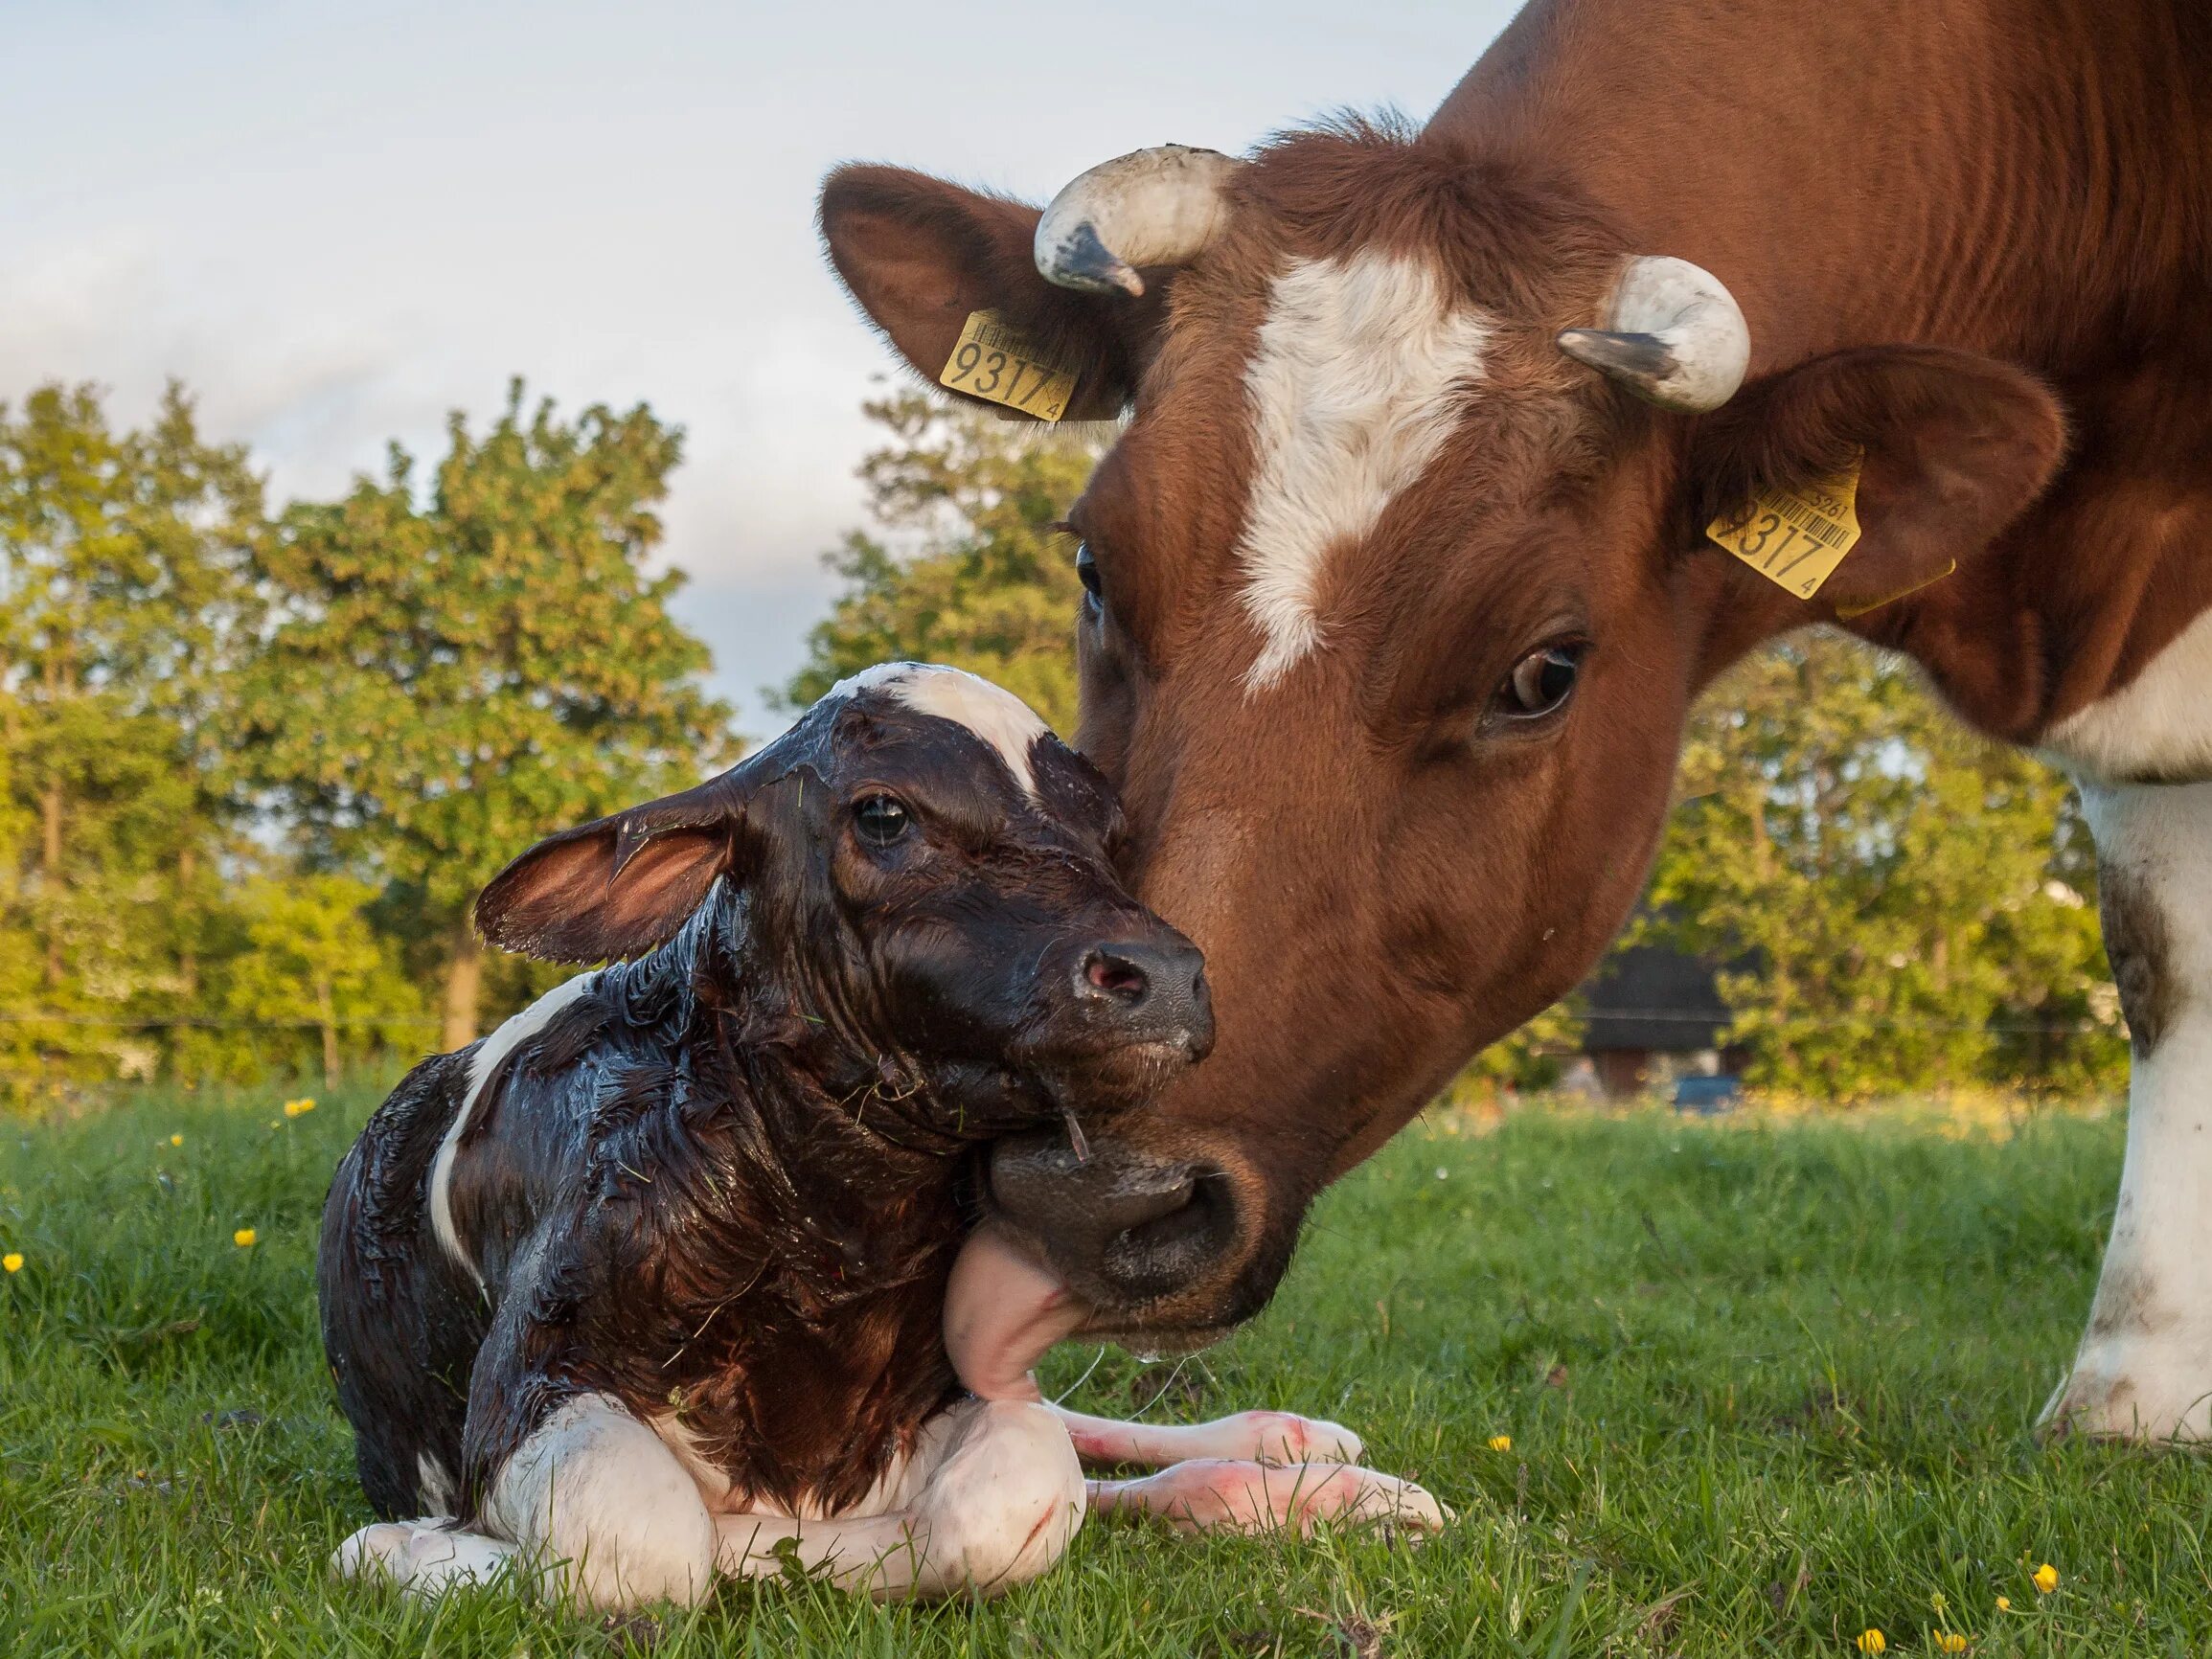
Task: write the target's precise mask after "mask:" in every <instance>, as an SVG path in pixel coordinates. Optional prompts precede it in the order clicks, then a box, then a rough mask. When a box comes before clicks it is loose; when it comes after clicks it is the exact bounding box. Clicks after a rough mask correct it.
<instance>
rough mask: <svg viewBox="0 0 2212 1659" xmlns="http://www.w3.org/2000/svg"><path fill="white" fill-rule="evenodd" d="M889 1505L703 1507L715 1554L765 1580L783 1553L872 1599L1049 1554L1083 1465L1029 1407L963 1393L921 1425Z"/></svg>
mask: <svg viewBox="0 0 2212 1659" xmlns="http://www.w3.org/2000/svg"><path fill="white" fill-rule="evenodd" d="M890 1502H891V1504H892V1505H893V1506H894V1507H892V1508H889V1509H886V1510H884V1511H882V1512H880V1513H878V1514H873V1515H855V1514H845V1515H836V1516H832V1517H830V1518H828V1519H823V1520H794V1519H792V1518H790V1517H789V1516H787V1515H770V1514H760V1513H751V1512H748V1513H742V1514H724V1515H718V1516H716V1517H715V1522H716V1528H717V1530H718V1533H719V1534H720V1550H719V1553H718V1557H717V1564H718V1566H719V1567H720V1568H721V1570H722V1571H723V1572H725V1573H729V1574H732V1575H735V1576H741V1577H745V1578H768V1577H773V1576H774V1575H776V1574H777V1573H779V1572H781V1571H782V1570H783V1568H784V1563H785V1561H786V1559H787V1558H788V1557H792V1556H794V1555H795V1557H796V1559H797V1561H798V1563H799V1564H800V1565H801V1566H803V1567H805V1568H806V1569H807V1570H808V1571H810V1572H819V1573H822V1574H824V1575H826V1576H827V1577H828V1578H829V1579H831V1581H832V1582H833V1583H835V1584H837V1585H838V1586H840V1587H841V1588H844V1589H848V1590H866V1591H867V1592H868V1593H869V1594H871V1595H873V1596H875V1597H876V1598H878V1600H884V1601H888V1600H893V1599H901V1598H906V1597H922V1596H946V1595H955V1594H968V1595H977V1596H995V1595H998V1594H1001V1593H1002V1592H1004V1591H1006V1590H1009V1589H1011V1588H1013V1587H1014V1586H1015V1585H1016V1584H1020V1583H1024V1582H1026V1581H1028V1580H1029V1579H1034V1578H1036V1577H1037V1576H1038V1574H1039V1573H1042V1572H1043V1571H1044V1570H1045V1569H1046V1568H1047V1567H1050V1566H1051V1565H1052V1564H1053V1562H1055V1561H1057V1560H1059V1559H1060V1556H1061V1554H1062V1553H1063V1552H1064V1551H1065V1550H1066V1549H1067V1545H1068V1540H1069V1539H1070V1538H1072V1537H1074V1536H1075V1534H1076V1529H1077V1528H1078V1527H1080V1526H1082V1525H1083V1469H1082V1467H1081V1466H1080V1465H1079V1464H1078V1463H1077V1462H1076V1456H1075V1448H1074V1447H1073V1446H1072V1445H1070V1444H1069V1443H1068V1438H1067V1431H1066V1429H1064V1428H1062V1427H1061V1426H1060V1421H1059V1420H1058V1419H1056V1418H1055V1417H1054V1416H1053V1415H1052V1413H1051V1412H1049V1411H1048V1410H1046V1409H1045V1408H1044V1407H1043V1406H1041V1405H1037V1404H1030V1403H1025V1402H1021V1401H1016V1400H965V1401H963V1402H962V1403H960V1404H958V1405H955V1406H952V1407H951V1408H949V1409H948V1410H946V1411H944V1412H941V1413H939V1414H938V1416H937V1417H935V1418H933V1419H932V1420H930V1422H929V1423H928V1425H927V1426H926V1427H925V1428H924V1431H923V1436H922V1440H921V1443H919V1444H918V1445H917V1446H916V1447H915V1452H914V1456H913V1458H912V1459H911V1460H910V1461H909V1462H908V1464H907V1466H906V1472H905V1476H904V1478H903V1479H902V1480H901V1481H900V1482H899V1484H898V1489H896V1490H895V1491H893V1492H892V1493H891V1494H890Z"/></svg>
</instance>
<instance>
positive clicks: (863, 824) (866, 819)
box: [853, 795, 914, 847]
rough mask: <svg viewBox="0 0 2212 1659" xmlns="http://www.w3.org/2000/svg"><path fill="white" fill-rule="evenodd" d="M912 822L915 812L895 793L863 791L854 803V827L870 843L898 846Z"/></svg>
mask: <svg viewBox="0 0 2212 1659" xmlns="http://www.w3.org/2000/svg"><path fill="white" fill-rule="evenodd" d="M913 826H914V815H913V813H911V812H909V811H907V810H906V803H905V802H903V801H901V800H900V799H899V797H898V796H896V795H863V796H861V797H860V799H859V800H857V801H855V802H854V803H853V828H854V829H855V830H856V831H858V833H859V836H860V839H861V840H863V841H865V842H867V843H868V845H869V846H871V847H895V846H897V845H898V844H899V842H900V841H901V840H903V839H904V838H905V835H906V832H907V831H908V830H910V829H912V828H913Z"/></svg>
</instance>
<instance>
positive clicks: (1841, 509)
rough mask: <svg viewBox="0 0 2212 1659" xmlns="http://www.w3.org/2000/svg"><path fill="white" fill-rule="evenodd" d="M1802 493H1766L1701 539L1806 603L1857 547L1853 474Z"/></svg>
mask: <svg viewBox="0 0 2212 1659" xmlns="http://www.w3.org/2000/svg"><path fill="white" fill-rule="evenodd" d="M1859 466H1860V463H1859V462H1858V461H1854V462H1853V463H1852V464H1851V469H1850V470H1849V471H1847V472H1844V473H1841V474H1839V475H1837V476H1836V477H1835V478H1831V479H1829V480H1827V481H1826V482H1824V483H1821V484H1813V485H1808V486H1806V487H1805V488H1804V489H1769V490H1766V491H1763V492H1762V493H1761V494H1759V495H1758V496H1757V497H1755V498H1754V499H1753V500H1752V502H1751V504H1750V505H1749V506H1748V507H1746V508H1745V509H1744V510H1743V511H1741V512H1734V513H1723V514H1722V516H1720V517H1719V518H1716V519H1715V520H1713V522H1712V523H1710V524H1708V525H1707V526H1705V534H1707V535H1709V536H1711V537H1712V538H1713V540H1715V541H1716V542H1718V543H1720V545H1721V546H1722V547H1724V548H1726V549H1727V550H1728V551H1729V552H1730V553H1732V554H1734V555H1735V556H1736V557H1738V558H1740V559H1742V560H1743V561H1744V562H1745V564H1747V565H1749V566H1750V567H1751V568H1752V569H1753V570H1755V571H1757V572H1758V573H1759V574H1760V575H1761V576H1763V577H1766V578H1767V580H1769V581H1773V582H1778V583H1780V584H1781V585H1782V586H1783V587H1786V588H1788V589H1789V590H1790V592H1791V593H1793V594H1795V595H1796V596H1797V597H1798V598H1799V599H1811V598H1812V597H1813V595H1814V594H1816V593H1818V592H1819V591H1820V584H1821V583H1822V582H1824V581H1826V580H1828V579H1829V577H1831V576H1832V575H1834V574H1835V571H1836V566H1837V565H1839V564H1841V563H1842V562H1843V556H1844V555H1845V554H1847V553H1849V552H1850V551H1851V550H1852V549H1853V548H1854V547H1856V546H1858V545H1859V535H1860V534H1861V533H1860V531H1859Z"/></svg>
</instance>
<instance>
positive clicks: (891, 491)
mask: <svg viewBox="0 0 2212 1659" xmlns="http://www.w3.org/2000/svg"><path fill="white" fill-rule="evenodd" d="M866 410H867V414H868V417H869V419H870V420H874V421H876V422H877V423H878V424H879V425H881V426H883V427H884V428H885V429H886V430H887V431H888V432H889V433H890V435H891V441H890V442H889V443H886V444H885V445H884V446H883V447H882V448H880V449H878V450H876V451H875V452H874V453H873V454H871V455H870V456H869V457H868V458H867V460H866V461H865V462H863V463H862V465H861V467H860V477H861V480H862V482H863V483H865V485H866V486H867V489H868V504H869V511H870V514H871V516H872V517H873V518H874V519H875V521H876V525H877V527H878V530H880V531H883V532H887V533H889V534H890V535H891V536H892V537H894V538H902V539H903V540H904V541H905V542H906V544H907V545H906V546H905V547H904V548H903V549H901V550H899V551H894V548H893V546H892V544H891V542H890V541H888V540H884V539H878V537H877V536H875V535H871V534H867V533H866V532H863V531H855V532H854V533H853V534H851V535H849V536H847V537H846V539H845V544H844V546H843V547H841V548H840V549H838V550H837V551H836V552H834V553H831V554H829V555H826V556H825V562H827V563H828V564H829V565H830V567H831V568H832V570H834V571H835V572H836V573H837V574H838V575H839V576H840V577H842V578H843V579H844V581H845V591H844V592H843V593H842V594H840V595H839V596H838V598H837V600H836V602H835V603H834V605H833V606H832V610H831V613H830V615H829V617H828V618H827V619H826V620H825V621H823V622H821V623H818V624H817V625H815V626H814V628H813V630H812V632H811V633H810V635H809V636H808V647H809V649H808V660H807V666H806V667H805V668H804V669H802V670H800V671H799V672H798V673H797V674H796V675H795V676H794V677H793V678H792V680H791V682H790V684H789V685H788V686H787V687H786V688H785V690H784V692H783V693H782V694H781V696H780V697H779V699H778V700H779V701H780V702H782V703H783V704H784V705H785V706H786V707H787V708H790V709H794V710H796V709H802V708H805V707H806V706H807V705H808V704H809V703H811V702H812V701H814V699H815V698H817V697H819V696H820V695H821V694H822V693H824V692H827V691H828V690H829V689H830V687H831V686H832V684H834V683H835V682H836V681H837V680H839V679H840V678H842V677H843V676H844V675H846V674H849V673H853V672H855V671H856V670H860V669H864V668H867V667H868V666H870V665H871V664H874V663H879V662H884V661H887V660H890V659H894V658H899V657H912V658H916V659H919V660H921V661H924V662H940V663H949V664H950V665H951V666H953V667H954V668H961V669H968V670H970V671H972V672H974V673H978V674H981V675H983V676H984V677H985V678H987V679H992V680H995V681H997V682H998V683H999V684H1000V685H1002V686H1004V687H1006V688H1007V690H1009V691H1011V692H1013V693H1015V695H1016V696H1018V697H1021V698H1022V699H1023V700H1024V701H1026V702H1027V703H1029V705H1030V706H1031V707H1032V708H1034V709H1036V710H1037V712H1038V714H1040V715H1042V716H1044V717H1045V719H1046V720H1047V721H1049V722H1050V723H1051V725H1052V726H1053V727H1054V729H1055V730H1057V731H1060V732H1062V733H1068V734H1072V733H1073V732H1074V730H1075V720H1076V681H1075V614H1076V602H1077V600H1078V599H1079V598H1080V597H1081V594H1082V590H1081V588H1080V587H1079V585H1078V584H1077V581H1076V576H1075V562H1074V560H1075V549H1074V545H1073V543H1072V542H1070V541H1069V540H1068V538H1067V536H1066V535H1065V534H1064V533H1063V532H1061V531H1060V530H1059V529H1058V528H1057V525H1058V522H1059V520H1060V516H1061V514H1063V513H1064V512H1066V511H1067V509H1068V506H1069V504H1070V503H1072V502H1073V501H1074V500H1075V498H1076V496H1077V495H1079V494H1081V493H1082V490H1083V481H1084V479H1086V478H1087V477H1088V476H1089V475H1090V469H1091V468H1092V467H1093V466H1096V465H1097V463H1098V458H1099V455H1100V453H1101V452H1102V451H1103V449H1104V446H1105V445H1104V443H1103V442H1102V441H1101V439H1100V438H1099V436H1098V434H1097V432H1096V431H1095V429H1092V428H1082V429H1077V430H1074V431H1070V432H1055V431H1053V430H1052V429H1050V428H1039V427H1036V426H1032V425H1029V424H1026V423H1017V422H1015V421H1011V420H998V419H997V418H996V417H994V416H992V415H990V414H988V413H986V412H984V411H983V410H980V409H976V408H972V407H969V406H968V405H965V404H963V405H951V404H947V403H946V402H945V401H944V400H943V399H941V398H932V397H930V396H929V395H928V394H926V393H924V392H920V391H915V390H901V391H899V392H896V393H894V394H892V395H891V396H890V397H888V398H879V399H878V400H876V401H873V402H870V403H869V404H867V405H866Z"/></svg>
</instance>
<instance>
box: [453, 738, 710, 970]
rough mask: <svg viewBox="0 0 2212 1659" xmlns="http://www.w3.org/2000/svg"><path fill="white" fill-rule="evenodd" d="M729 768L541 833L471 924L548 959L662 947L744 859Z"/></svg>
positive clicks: (480, 900)
mask: <svg viewBox="0 0 2212 1659" xmlns="http://www.w3.org/2000/svg"><path fill="white" fill-rule="evenodd" d="M744 831H745V797H744V791H743V789H742V787H741V786H740V785H739V784H738V783H737V782H736V774H734V773H724V774H723V775H722V776H721V777H719V778H716V779H713V780H711V781H710V782H708V783H705V784H700V785H699V786H698V787H697V788H696V789H687V790H685V791H684V792H683V793H682V794H680V795H671V796H669V797H667V798H666V799H665V800H660V801H653V802H650V803H649V804H647V805H646V806H643V807H631V808H629V809H628V810H627V811H626V812H618V813H616V814H614V815H613V816H612V817H609V818H601V819H598V820H596V821H594V822H592V823H589V824H580V825H579V826H577V827H576V828H575V829H574V830H562V831H561V832H560V833H559V834H558V835H549V836H547V837H546V838H545V839H544V840H543V841H540V842H539V843H538V844H537V845H536V846H535V847H533V848H532V849H531V850H530V851H529V852H525V853H523V854H522V856H521V857H519V858H517V859H515V860H514V862H513V863H512V864H510V865H509V866H508V867H507V868H506V869H505V870H502V871H501V872H500V873H499V874H498V875H495V876H493V877H492V878H491V882H490V886H488V887H486V888H485V889H484V891H483V893H481V894H480V895H478V897H477V899H476V927H477V930H478V931H479V932H480V933H482V934H483V935H484V937H485V938H486V939H487V940H489V941H490V943H493V944H496V945H498V946H499V947H500V948H501V949H502V950H513V951H519V952H521V953H522V954H523V955H525V956H535V957H537V958H539V959H541V960H543V961H546V962H610V961H614V960H617V959H620V958H624V957H631V956H638V955H642V954H643V953H644V952H646V951H649V950H650V949H652V948H653V947H654V946H655V945H658V944H662V943H666V942H667V941H668V940H669V939H671V938H673V936H674V935H675V933H676V931H677V930H678V929H679V928H681V927H682V926H683V924H684V923H685V922H686V921H687V920H690V919H691V916H692V914H693V913H694V912H695V911H696V910H697V909H698V907H699V905H700V903H701V901H703V900H704V899H705V898H706V896H707V893H708V891H709V889H711V888H712V887H713V886H714V884H715V880H716V878H717V877H718V876H720V875H727V874H730V873H732V872H733V871H735V870H736V869H737V867H738V864H739V860H740V859H741V856H742V849H743V843H744Z"/></svg>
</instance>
